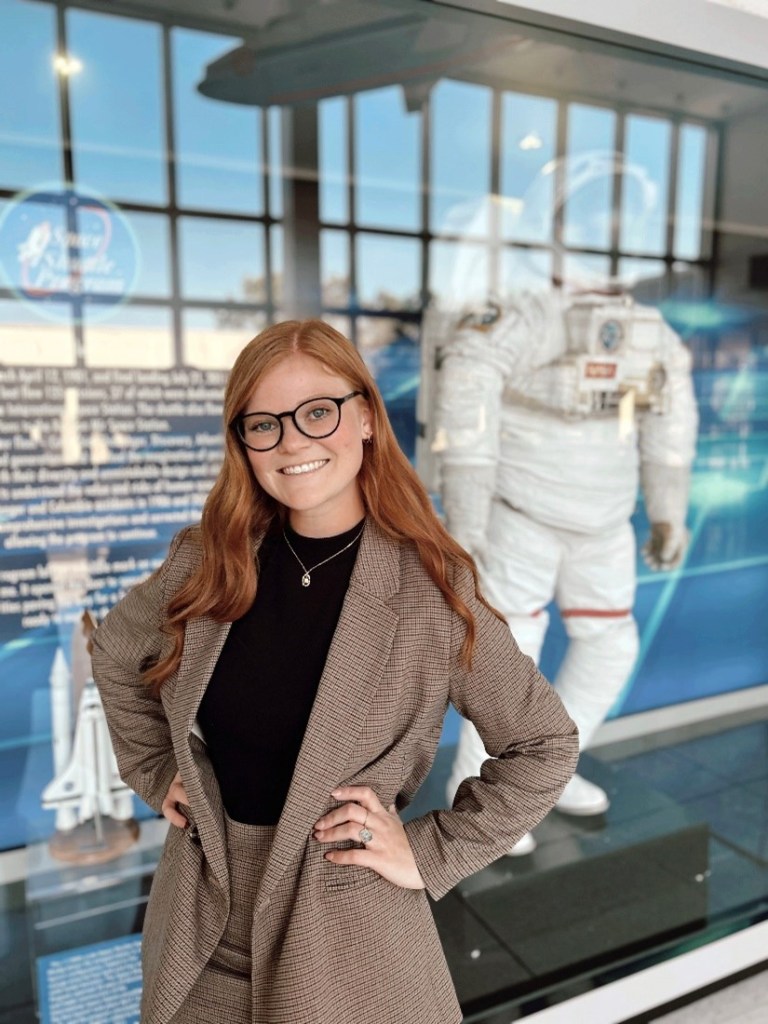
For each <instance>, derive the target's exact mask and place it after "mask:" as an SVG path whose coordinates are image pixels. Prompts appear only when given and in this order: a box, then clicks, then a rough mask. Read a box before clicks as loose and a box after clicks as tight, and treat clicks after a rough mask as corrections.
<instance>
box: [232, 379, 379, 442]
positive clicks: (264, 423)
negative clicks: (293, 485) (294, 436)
mask: <svg viewBox="0 0 768 1024" xmlns="http://www.w3.org/2000/svg"><path fill="white" fill-rule="evenodd" d="M362 393H363V392H362V391H350V393H349V394H348V395H344V397H343V398H310V399H309V401H308V402H302V403H301V405H297V406H296V408H295V409H293V410H288V411H287V412H277V413H273V412H247V413H244V414H243V415H241V416H238V417H237V418H236V419H235V420H234V421H233V423H232V426H234V428H235V430H236V431H237V436H238V437H239V438H240V440H241V441H242V442H243V444H244V445H245V447H246V448H250V449H251V450H252V451H254V452H268V451H271V449H272V448H277V446H278V445H279V444H280V442H281V441H282V439H283V420H284V419H285V417H286V416H290V417H291V419H292V420H293V425H294V426H295V427H296V429H297V430H298V431H299V433H301V434H303V435H304V436H305V437H312V438H314V439H315V440H317V439H318V438H321V437H330V436H331V434H333V433H334V431H335V430H337V428H338V426H339V423H341V407H342V405H344V403H345V402H348V401H349V400H350V398H356V397H357V396H358V395H362Z"/></svg>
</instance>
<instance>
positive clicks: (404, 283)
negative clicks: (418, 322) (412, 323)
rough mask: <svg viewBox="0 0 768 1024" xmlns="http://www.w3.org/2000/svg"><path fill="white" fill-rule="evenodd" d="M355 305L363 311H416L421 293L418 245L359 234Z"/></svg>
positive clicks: (410, 240)
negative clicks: (356, 297)
mask: <svg viewBox="0 0 768 1024" xmlns="http://www.w3.org/2000/svg"><path fill="white" fill-rule="evenodd" d="M356 253H357V289H358V304H359V305H360V306H363V307H365V308H366V309H416V308H418V306H419V294H420V290H421V281H420V273H421V243H420V242H417V241H416V240H415V239H410V238H389V237H387V236H385V235H366V234H359V235H358V236H357V244H356Z"/></svg>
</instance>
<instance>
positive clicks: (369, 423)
mask: <svg viewBox="0 0 768 1024" xmlns="http://www.w3.org/2000/svg"><path fill="white" fill-rule="evenodd" d="M362 406H363V408H362V411H361V413H360V426H361V427H362V434H363V440H366V439H367V438H369V437H371V436H372V435H373V414H372V413H371V407H370V405H368V403H367V402H363V403H362Z"/></svg>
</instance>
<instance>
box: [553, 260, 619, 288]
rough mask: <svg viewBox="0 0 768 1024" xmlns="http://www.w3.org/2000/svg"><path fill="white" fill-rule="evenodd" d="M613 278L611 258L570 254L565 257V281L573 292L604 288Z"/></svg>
mask: <svg viewBox="0 0 768 1024" xmlns="http://www.w3.org/2000/svg"><path fill="white" fill-rule="evenodd" d="M610 276H611V258H610V256H598V255H597V254H595V253H584V252H569V253H566V254H565V256H564V257H563V280H564V282H565V285H566V287H567V288H568V289H569V290H571V291H584V290H587V289H590V288H598V289H601V288H604V287H605V284H606V281H608V279H609V278H610Z"/></svg>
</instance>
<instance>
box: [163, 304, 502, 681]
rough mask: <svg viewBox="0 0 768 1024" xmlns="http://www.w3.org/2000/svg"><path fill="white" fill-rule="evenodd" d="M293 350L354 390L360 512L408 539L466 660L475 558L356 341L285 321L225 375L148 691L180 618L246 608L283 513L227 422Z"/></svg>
mask: <svg viewBox="0 0 768 1024" xmlns="http://www.w3.org/2000/svg"><path fill="white" fill-rule="evenodd" d="M295 353H302V354H303V355H307V356H311V357H312V358H314V359H316V360H317V361H318V362H319V363H321V364H322V365H323V366H324V367H325V368H326V369H328V370H330V371H331V372H332V373H333V374H335V375H336V376H338V377H343V378H344V380H345V381H347V382H348V383H349V386H350V390H353V391H361V392H362V394H363V396H364V398H365V400H366V401H367V403H368V407H369V409H370V413H371V428H372V431H373V438H374V440H373V444H370V445H363V462H362V466H361V468H360V472H359V475H358V482H359V485H360V491H361V494H362V497H363V504H364V506H365V510H366V515H367V516H369V517H370V518H371V519H373V520H374V522H376V524H377V525H378V526H379V527H380V528H381V529H382V530H383V531H384V533H386V534H387V535H388V536H389V537H391V538H392V539H393V540H395V541H398V542H411V543H413V544H415V546H416V549H417V551H418V554H419V558H420V560H421V563H422V565H423V566H424V568H425V570H426V571H427V573H428V574H429V576H430V578H431V579H432V580H433V581H434V583H435V585H436V586H437V587H438V589H439V590H440V591H441V593H442V594H443V597H444V598H445V600H446V601H447V603H448V604H449V605H450V607H451V608H453V609H454V611H456V612H457V613H458V615H460V616H461V618H462V619H464V621H465V623H466V634H465V638H464V643H463V646H462V651H461V660H462V662H463V663H464V664H465V665H466V666H469V665H470V663H471V658H472V649H473V646H474V640H475V622H474V617H473V615H472V612H471V611H470V609H469V607H468V606H467V605H466V603H465V602H464V601H463V600H462V599H461V598H460V597H459V595H458V594H457V593H456V591H455V589H454V587H453V585H452V582H451V580H452V578H453V576H454V574H455V570H456V568H458V567H459V566H464V567H466V568H467V569H468V570H469V571H470V573H471V574H472V577H473V579H474V586H475V593H476V595H477V597H478V599H479V600H480V601H481V602H482V603H483V604H485V605H486V606H487V607H489V608H490V607H491V606H490V605H488V603H487V602H486V601H485V600H484V598H483V597H482V595H481V594H480V592H479V587H478V578H477V570H476V568H475V563H474V562H473V560H472V558H471V557H470V556H469V555H468V554H467V552H466V551H465V550H464V549H463V548H462V547H460V546H459V545H458V544H457V543H456V541H455V540H454V539H453V538H452V537H451V535H450V534H449V533H448V532H447V530H446V529H445V527H444V526H443V524H442V523H441V522H440V520H439V519H438V517H437V515H436V514H435V511H434V509H433V507H432V503H431V501H430V499H429V495H428V494H427V491H426V489H425V487H424V485H423V484H422V482H421V480H420V479H419V477H418V475H417V473H416V471H415V470H414V468H413V467H412V466H411V464H410V462H409V461H408V459H407V458H406V457H405V455H404V454H403V452H402V450H401V449H400V446H399V445H398V443H397V440H396V438H395V435H394V432H393V430H392V426H391V424H390V422H389V417H388V416H387V411H386V408H385V406H384V400H383V399H382V397H381V394H380V392H379V389H378V388H377V386H376V383H375V381H374V379H373V377H372V376H371V374H370V372H369V370H368V368H367V367H366V365H365V363H364V362H363V359H362V358H361V356H360V354H359V352H358V351H357V349H356V348H355V347H354V345H352V343H351V342H349V341H348V340H347V339H346V338H345V337H344V336H343V335H342V334H340V333H339V332H338V331H336V330H335V329H334V328H333V327H331V326H330V325H329V324H326V323H324V322H323V321H322V320H302V321H299V320H286V321H284V322H283V323H278V324H274V325H273V326H271V327H267V328H266V330H264V331H262V332H261V334H258V335H257V336H256V337H255V338H254V339H253V340H252V341H250V342H249V343H248V344H247V345H246V346H245V348H244V349H243V350H242V352H241V353H240V355H239V356H238V357H237V360H236V361H235V365H234V366H233V367H232V371H231V373H230V375H229V379H228V382H227V388H226V392H225V395H224V437H225V443H224V462H223V464H222V467H221V470H220V471H219V475H218V477H217V479H216V482H215V483H214V485H213V487H212V488H211V491H210V493H209V495H208V498H207V500H206V502H205V506H204V508H203V514H202V518H201V522H200V526H199V535H200V541H201V545H202V559H201V563H200V566H199V567H198V568H197V570H196V571H195V572H193V573H192V575H191V576H190V578H189V579H188V580H187V582H186V583H184V584H183V585H182V586H181V588H180V589H179V590H178V591H177V592H176V593H175V594H174V595H173V597H172V598H171V600H170V601H169V603H168V608H167V618H166V622H165V631H166V632H167V633H168V635H169V636H170V637H171V638H172V640H173V644H172V646H171V649H170V651H169V652H168V653H167V654H166V655H165V657H163V658H161V659H160V660H159V661H157V662H156V663H155V664H153V665H151V666H149V667H148V668H147V670H146V671H145V673H144V678H145V679H146V681H147V682H148V683H150V684H151V685H152V686H153V687H154V688H155V689H156V690H157V689H159V687H161V686H162V684H163V683H164V682H165V680H166V679H168V678H169V677H170V676H171V675H172V674H173V673H174V672H175V671H176V669H177V668H178V665H179V662H180V660H181V653H182V648H183V645H184V625H185V623H186V622H187V620H188V619H191V618H197V617H199V616H208V617H210V618H212V619H214V620H215V621H217V622H233V621H234V620H235V619H239V618H240V617H241V616H242V615H244V614H245V613H246V612H247V611H248V609H249V608H250V607H251V605H252V604H253V599H254V597H255V595H256V583H257V574H258V568H257V564H256V560H255V559H254V557H253V541H254V538H256V537H258V536H260V535H261V534H263V533H264V532H265V531H266V530H267V529H268V528H269V526H270V525H271V523H272V522H273V520H274V519H275V517H276V516H279V517H283V516H284V515H285V509H284V508H283V507H282V506H281V505H280V504H279V503H278V502H277V501H275V499H274V498H272V497H271V496H270V495H268V494H266V492H265V491H263V490H262V488H261V487H260V486H259V485H258V483H257V482H256V479H255V477H254V475H253V472H252V470H251V467H250V463H249V462H248V458H247V456H246V454H245V451H244V448H243V445H242V444H241V442H240V440H239V439H238V436H237V433H236V431H235V429H234V427H233V423H234V421H235V420H236V418H237V416H238V415H239V414H240V413H242V412H243V410H244V409H245V406H246V403H247V401H248V398H249V397H250V395H251V394H252V393H253V390H254V388H255V387H256V386H257V384H258V382H259V381H260V380H261V379H262V377H263V376H264V374H265V373H268V372H269V371H270V370H271V369H272V368H273V367H274V366H275V365H276V364H277V363H279V362H280V361H281V360H283V359H286V358H287V357H288V356H290V355H293V354H295ZM491 610H494V609H491ZM496 614H498V613H496ZM499 617H501V616H499Z"/></svg>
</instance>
